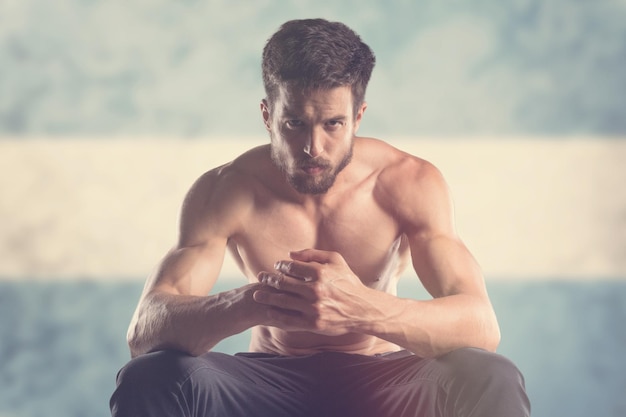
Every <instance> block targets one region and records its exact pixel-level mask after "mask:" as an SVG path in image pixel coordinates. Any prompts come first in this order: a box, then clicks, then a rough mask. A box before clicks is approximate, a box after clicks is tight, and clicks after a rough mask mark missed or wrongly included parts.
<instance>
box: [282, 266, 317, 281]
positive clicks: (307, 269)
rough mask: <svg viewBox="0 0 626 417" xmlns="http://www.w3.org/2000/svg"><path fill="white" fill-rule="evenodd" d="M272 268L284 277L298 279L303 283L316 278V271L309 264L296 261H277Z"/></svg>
mask: <svg viewBox="0 0 626 417" xmlns="http://www.w3.org/2000/svg"><path fill="white" fill-rule="evenodd" d="M274 268H275V269H276V270H277V271H279V272H282V273H283V274H285V275H289V276H291V277H294V278H299V279H302V280H304V281H307V282H308V281H313V280H314V279H315V277H316V276H317V271H316V269H315V268H314V267H313V266H312V265H310V264H309V263H303V262H298V261H278V262H276V264H274Z"/></svg>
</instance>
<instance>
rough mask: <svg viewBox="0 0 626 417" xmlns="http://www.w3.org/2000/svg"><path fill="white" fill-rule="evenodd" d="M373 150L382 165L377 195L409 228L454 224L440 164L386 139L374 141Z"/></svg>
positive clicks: (377, 184)
mask: <svg viewBox="0 0 626 417" xmlns="http://www.w3.org/2000/svg"><path fill="white" fill-rule="evenodd" d="M370 152H372V155H373V156H374V155H376V159H377V161H378V162H377V163H378V164H379V168H378V176H377V179H376V187H375V189H374V197H375V198H376V200H377V201H378V204H380V205H381V207H383V208H384V209H385V210H386V211H388V212H389V213H391V215H392V216H394V217H395V218H396V220H397V221H398V222H399V223H400V225H401V226H402V227H403V229H405V231H407V232H410V231H413V232H417V231H424V230H435V229H439V230H444V229H448V228H449V227H451V221H452V201H451V197H450V193H449V189H448V186H447V184H446V182H445V179H444V178H443V175H442V174H441V172H440V171H439V169H437V167H435V166H434V165H433V164H432V163H430V162H429V161H426V160H424V159H422V158H419V157H417V156H414V155H411V154H408V153H406V152H403V151H401V150H399V149H397V148H395V147H393V146H391V145H389V144H386V143H384V142H378V141H376V142H373V143H372V146H371V147H370Z"/></svg>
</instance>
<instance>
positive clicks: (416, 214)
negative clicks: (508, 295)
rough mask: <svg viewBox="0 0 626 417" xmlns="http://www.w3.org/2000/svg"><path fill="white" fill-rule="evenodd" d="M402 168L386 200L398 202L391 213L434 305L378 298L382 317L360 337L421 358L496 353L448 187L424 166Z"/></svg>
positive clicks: (495, 336) (494, 327)
mask: <svg viewBox="0 0 626 417" xmlns="http://www.w3.org/2000/svg"><path fill="white" fill-rule="evenodd" d="M406 165H408V166H406V167H404V170H398V171H396V172H395V173H392V175H391V176H390V178H388V179H393V178H394V176H395V175H398V174H400V173H402V172H404V174H403V175H402V177H397V178H396V180H397V181H396V182H394V184H399V187H397V188H393V189H392V190H391V191H390V196H389V197H390V201H396V202H398V201H399V202H400V205H399V206H396V207H398V208H397V209H396V210H397V213H398V216H399V218H400V221H401V223H402V229H403V230H404V231H405V234H406V236H407V237H408V239H409V243H410V247H411V257H412V261H413V267H414V269H415V271H416V273H417V275H418V277H419V278H420V280H421V281H422V283H423V285H424V287H425V288H426V289H427V290H428V292H429V293H430V294H431V295H432V296H433V299H432V300H428V301H417V300H412V299H396V298H395V297H391V296H389V295H387V294H384V295H379V297H380V298H379V303H377V304H379V305H378V308H377V310H378V312H379V314H382V316H381V317H380V316H379V317H376V318H374V317H372V319H371V320H368V321H367V322H365V323H363V324H364V326H365V327H366V329H365V331H366V332H369V333H373V334H375V335H378V336H379V337H381V338H384V339H386V340H389V341H391V342H394V343H396V344H398V345H400V346H403V347H406V348H408V349H410V350H412V351H413V352H415V353H416V354H419V355H420V356H436V355H440V354H442V353H445V352H448V351H451V350H453V349H456V348H460V347H478V348H483V349H487V350H495V349H496V347H497V345H498V343H499V340H500V332H499V328H498V324H497V321H496V318H495V314H494V312H493V309H492V307H491V303H490V301H489V298H488V295H487V291H486V288H485V284H484V279H483V276H482V272H481V271H480V268H479V266H478V264H477V263H476V261H475V260H474V258H473V256H472V255H471V254H470V252H469V251H468V250H467V248H466V247H465V245H464V244H463V242H462V241H461V240H460V238H459V237H458V236H457V233H456V231H455V226H454V219H453V216H454V214H453V208H452V202H451V198H450V195H449V191H448V187H447V185H446V184H445V182H444V180H443V178H442V177H441V174H440V173H439V171H438V170H437V169H436V168H434V167H433V166H432V165H430V164H429V163H427V162H424V161H421V162H419V163H417V162H415V161H412V160H409V161H406ZM407 174H408V175H407ZM407 179H408V181H407Z"/></svg>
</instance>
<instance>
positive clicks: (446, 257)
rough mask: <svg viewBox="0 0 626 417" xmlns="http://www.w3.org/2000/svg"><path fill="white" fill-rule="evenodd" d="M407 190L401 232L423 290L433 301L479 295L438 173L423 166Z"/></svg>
mask: <svg viewBox="0 0 626 417" xmlns="http://www.w3.org/2000/svg"><path fill="white" fill-rule="evenodd" d="M407 188H408V186H407ZM410 190H411V191H412V192H410V197H409V198H408V199H407V204H406V209H405V211H404V213H403V216H404V217H403V220H404V230H405V231H406V234H407V237H408V238H409V244H410V248H411V257H412V262H413V267H414V269H415V272H416V273H417V275H418V277H419V278H420V280H421V281H422V283H423V284H424V286H425V288H426V289H427V290H428V292H429V293H430V294H431V295H433V296H434V297H443V296H447V295H454V294H461V293H464V294H474V295H483V294H484V293H485V290H484V283H483V277H482V272H481V271H480V267H479V266H478V263H477V262H476V260H475V259H474V257H473V256H472V254H471V253H470V251H469V250H468V249H467V247H466V246H465V244H464V243H463V241H462V240H461V239H460V237H459V236H458V234H457V232H456V227H455V224H454V208H453V202H452V196H451V193H450V190H449V188H448V185H447V184H446V182H445V180H444V179H443V176H442V175H441V173H440V172H439V170H437V168H435V167H434V166H432V165H431V164H429V163H425V164H423V166H422V167H421V168H420V171H419V173H418V174H417V175H415V176H414V178H413V183H412V184H411V188H410ZM407 193H408V191H407Z"/></svg>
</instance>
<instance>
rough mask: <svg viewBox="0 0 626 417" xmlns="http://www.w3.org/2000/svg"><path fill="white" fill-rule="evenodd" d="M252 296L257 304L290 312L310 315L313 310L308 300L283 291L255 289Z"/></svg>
mask: <svg viewBox="0 0 626 417" xmlns="http://www.w3.org/2000/svg"><path fill="white" fill-rule="evenodd" d="M252 298H253V300H254V301H256V302H257V303H259V304H265V305H267V306H271V307H275V308H279V309H282V310H288V311H289V312H291V313H299V314H304V315H311V314H312V313H313V311H314V309H313V306H312V305H311V303H310V302H309V301H306V300H305V299H303V298H302V297H299V296H297V295H294V294H289V293H285V292H272V291H263V290H257V291H255V292H254V293H253V294H252Z"/></svg>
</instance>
